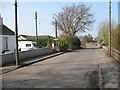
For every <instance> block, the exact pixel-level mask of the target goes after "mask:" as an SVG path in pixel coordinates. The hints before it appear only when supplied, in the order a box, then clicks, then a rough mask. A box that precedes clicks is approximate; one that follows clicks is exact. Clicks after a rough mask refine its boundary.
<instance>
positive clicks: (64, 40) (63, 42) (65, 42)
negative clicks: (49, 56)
mask: <svg viewBox="0 0 120 90" xmlns="http://www.w3.org/2000/svg"><path fill="white" fill-rule="evenodd" d="M68 48H69V38H68V37H67V36H62V37H61V38H60V44H59V49H60V51H63V52H64V51H68Z"/></svg>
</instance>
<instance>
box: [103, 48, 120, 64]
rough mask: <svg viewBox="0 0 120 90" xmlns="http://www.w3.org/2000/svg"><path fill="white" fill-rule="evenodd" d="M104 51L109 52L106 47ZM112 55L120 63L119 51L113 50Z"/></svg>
mask: <svg viewBox="0 0 120 90" xmlns="http://www.w3.org/2000/svg"><path fill="white" fill-rule="evenodd" d="M103 49H104V50H105V51H107V52H108V51H109V50H108V47H105V46H103ZM111 55H112V56H113V57H114V58H115V59H116V60H117V61H118V62H120V51H118V50H117V49H114V48H111Z"/></svg>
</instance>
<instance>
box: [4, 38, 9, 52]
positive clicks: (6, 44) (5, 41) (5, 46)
mask: <svg viewBox="0 0 120 90" xmlns="http://www.w3.org/2000/svg"><path fill="white" fill-rule="evenodd" d="M7 49H8V37H3V50H7Z"/></svg>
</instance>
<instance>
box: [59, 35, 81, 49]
mask: <svg viewBox="0 0 120 90" xmlns="http://www.w3.org/2000/svg"><path fill="white" fill-rule="evenodd" d="M80 45H81V42H80V40H79V39H78V37H76V36H62V37H61V39H60V45H59V49H60V50H61V51H68V49H72V50H74V49H79V48H80Z"/></svg>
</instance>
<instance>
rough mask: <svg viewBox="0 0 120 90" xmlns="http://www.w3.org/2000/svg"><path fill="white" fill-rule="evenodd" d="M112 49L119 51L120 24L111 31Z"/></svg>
mask: <svg viewBox="0 0 120 90" xmlns="http://www.w3.org/2000/svg"><path fill="white" fill-rule="evenodd" d="M112 47H113V48H115V49H118V50H120V24H119V25H118V26H117V27H116V28H115V29H113V30H112Z"/></svg>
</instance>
